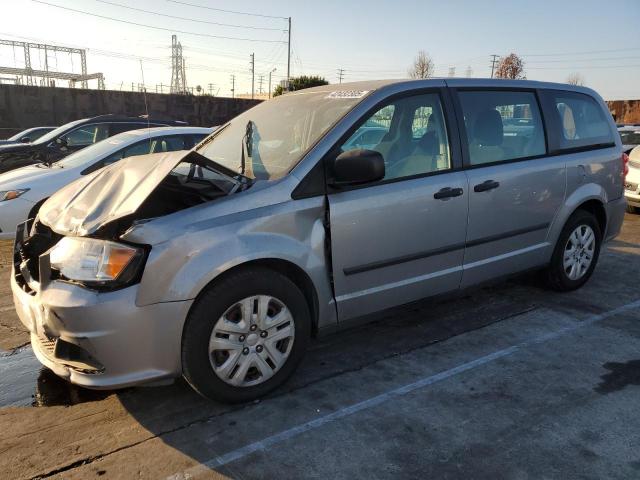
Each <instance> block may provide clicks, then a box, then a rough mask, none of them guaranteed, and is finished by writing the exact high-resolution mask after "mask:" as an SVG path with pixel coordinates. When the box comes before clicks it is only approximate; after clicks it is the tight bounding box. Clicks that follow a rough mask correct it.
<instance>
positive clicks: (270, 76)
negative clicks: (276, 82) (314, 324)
mask: <svg viewBox="0 0 640 480" xmlns="http://www.w3.org/2000/svg"><path fill="white" fill-rule="evenodd" d="M276 70H277V68H274V69H273V70H271V71H270V72H269V98H271V74H272V73H273V72H275V71H276Z"/></svg>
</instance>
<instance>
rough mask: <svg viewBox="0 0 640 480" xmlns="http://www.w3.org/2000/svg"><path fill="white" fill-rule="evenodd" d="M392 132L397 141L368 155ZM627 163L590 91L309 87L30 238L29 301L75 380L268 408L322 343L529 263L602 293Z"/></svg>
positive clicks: (18, 277)
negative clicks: (599, 272)
mask: <svg viewBox="0 0 640 480" xmlns="http://www.w3.org/2000/svg"><path fill="white" fill-rule="evenodd" d="M514 118H516V119H517V121H515V125H510V128H505V123H507V124H509V123H511V122H512V119H514ZM372 123H378V124H379V125H383V126H385V128H386V130H387V131H386V134H385V135H382V136H380V140H379V142H378V143H377V144H376V145H375V146H373V147H372V148H370V149H362V148H358V147H357V146H354V142H353V141H352V140H353V139H354V138H359V137H360V135H361V134H362V132H363V130H362V129H363V128H364V129H367V130H364V131H369V130H368V129H369V128H370V125H371V124H372ZM626 160H627V157H626V155H623V153H622V143H621V141H620V136H619V135H618V134H617V132H616V128H615V125H614V123H613V118H612V117H611V115H610V113H609V111H608V109H607V106H606V104H605V103H604V101H603V100H602V98H601V97H600V96H599V95H598V94H597V93H596V92H594V91H593V90H591V89H589V88H585V87H579V86H570V85H564V84H554V83H542V82H533V81H526V80H490V79H430V80H415V81H400V80H399V81H379V82H373V81H372V82H361V83H352V84H341V85H327V86H322V87H316V88H309V89H305V90H302V91H298V92H293V93H290V94H287V95H282V96H279V97H277V98H276V99H274V100H270V101H266V102H263V103H260V104H259V105H257V106H255V107H253V108H252V109H250V110H247V111H246V112H244V113H242V114H241V115H239V116H237V117H235V118H234V119H232V120H231V121H230V122H228V123H227V124H225V125H222V126H221V127H220V128H219V129H218V130H217V131H216V132H214V133H213V134H212V135H211V136H209V137H208V138H207V139H205V140H203V141H202V142H201V143H200V144H199V145H198V146H196V147H195V148H194V149H193V150H191V151H190V152H174V153H167V154H163V155H144V156H141V157H134V158H127V159H124V160H122V161H120V162H118V163H117V164H115V165H111V166H108V167H106V168H103V169H101V170H99V171H97V172H94V173H92V174H90V175H87V176H85V177H83V178H82V179H79V180H77V181H76V182H74V183H72V184H70V185H68V186H66V187H64V188H62V189H61V190H60V191H58V192H57V193H55V194H54V195H52V196H51V198H49V200H47V201H46V202H45V203H44V205H43V206H42V207H41V209H40V211H39V213H38V216H37V218H36V219H35V220H32V221H28V222H25V223H23V224H21V225H20V226H19V227H18V230H17V234H16V247H15V250H16V255H15V263H14V270H13V275H12V276H11V282H12V291H13V295H14V301H15V306H16V310H17V312H18V315H19V317H20V319H21V321H22V323H23V324H24V325H25V327H26V328H27V329H29V331H30V332H31V343H32V345H33V351H34V353H35V355H36V356H37V358H38V359H39V360H40V361H41V362H42V363H43V364H44V365H46V366H47V367H49V368H50V369H52V370H53V371H54V372H55V373H56V374H57V375H60V376H61V377H63V378H66V379H69V380H70V381H71V382H73V383H76V384H78V385H83V386H87V387H92V388H111V387H123V386H128V385H134V384H140V383H143V382H149V381H158V380H161V379H168V378H174V377H178V376H180V375H182V376H184V378H186V380H187V381H188V382H189V384H190V385H192V386H193V387H194V389H195V390H197V391H198V392H200V393H201V394H202V395H204V396H207V397H209V398H213V399H217V400H223V401H229V402H242V401H248V400H252V399H255V398H257V397H259V396H262V395H264V394H266V393H267V392H269V391H270V390H272V389H273V388H275V387H277V386H278V385H280V384H282V383H283V382H284V381H285V380H286V379H287V378H288V377H289V376H290V375H291V374H292V373H293V371H294V369H295V368H296V365H297V364H298V363H299V362H300V361H301V359H302V357H303V355H304V352H305V350H306V348H307V346H308V345H309V341H310V338H311V336H312V335H315V334H318V333H322V332H331V331H335V329H336V328H339V327H346V326H348V325H350V324H353V322H359V321H361V320H362V319H363V318H367V316H368V315H370V314H375V313H378V312H380V311H383V310H385V309H388V308H391V307H395V306H398V305H401V304H405V303H409V302H413V301H417V300H419V299H421V298H424V297H427V296H434V295H439V294H444V293H447V292H454V291H457V290H459V289H464V288H467V287H471V286H475V285H478V284H481V283H483V282H485V281H490V280H495V279H496V278H499V277H503V276H508V275H513V274H516V273H519V272H522V271H524V270H529V269H543V270H544V276H545V278H546V280H547V283H548V285H549V286H550V288H553V289H555V290H559V291H569V290H575V289H577V288H579V287H581V286H582V285H584V284H585V282H587V280H588V279H589V278H590V277H591V275H592V273H593V271H594V268H595V266H596V263H597V261H598V255H599V253H600V249H601V247H602V245H603V244H604V242H606V241H608V240H610V239H612V238H614V237H615V236H616V235H618V233H619V232H620V228H621V226H622V222H623V219H624V212H625V204H626V202H625V198H624V174H625V170H626ZM369 318H370V317H369Z"/></svg>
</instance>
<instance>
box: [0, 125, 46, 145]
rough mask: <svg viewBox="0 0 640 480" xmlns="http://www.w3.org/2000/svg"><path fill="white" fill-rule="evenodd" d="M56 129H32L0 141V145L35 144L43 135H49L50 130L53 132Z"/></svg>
mask: <svg viewBox="0 0 640 480" xmlns="http://www.w3.org/2000/svg"><path fill="white" fill-rule="evenodd" d="M55 129H56V127H33V128H27V129H26V130H23V131H21V132H20V133H16V134H15V135H13V136H12V137H9V138H7V139H6V140H0V145H9V144H12V143H31V142H35V141H36V140H37V139H39V138H40V137H41V136H43V135H44V134H45V133H49V132H50V131H51V130H55Z"/></svg>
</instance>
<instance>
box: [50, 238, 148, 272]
mask: <svg viewBox="0 0 640 480" xmlns="http://www.w3.org/2000/svg"><path fill="white" fill-rule="evenodd" d="M143 254H144V251H143V250H142V249H141V248H136V247H132V246H130V245H123V244H121V243H116V242H111V241H108V240H97V239H95V238H80V237H64V238H63V239H62V240H60V241H59V242H58V243H57V244H56V245H55V246H54V247H53V248H52V249H51V251H50V252H49V259H50V261H51V268H53V269H55V270H58V271H59V272H60V274H61V275H62V276H64V277H66V278H68V279H69V280H75V281H78V282H86V283H90V284H91V283H92V284H103V283H106V282H114V281H116V280H118V281H129V280H131V278H132V277H133V276H135V273H136V272H135V271H133V272H132V271H131V268H128V267H130V266H131V267H135V265H133V264H134V263H136V260H139V259H141V258H142V257H143ZM134 270H135V268H134ZM125 276H126V277H127V278H125V279H123V278H122V277H125Z"/></svg>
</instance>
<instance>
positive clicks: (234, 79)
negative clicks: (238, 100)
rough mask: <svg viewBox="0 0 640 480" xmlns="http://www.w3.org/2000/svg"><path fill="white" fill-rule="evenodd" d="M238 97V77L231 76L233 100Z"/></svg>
mask: <svg viewBox="0 0 640 480" xmlns="http://www.w3.org/2000/svg"><path fill="white" fill-rule="evenodd" d="M235 97H236V76H235V75H231V98H235Z"/></svg>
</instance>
